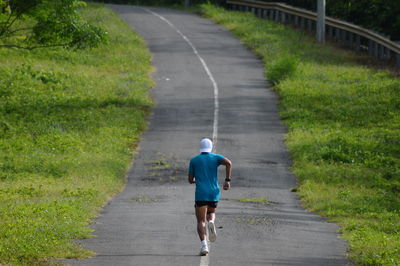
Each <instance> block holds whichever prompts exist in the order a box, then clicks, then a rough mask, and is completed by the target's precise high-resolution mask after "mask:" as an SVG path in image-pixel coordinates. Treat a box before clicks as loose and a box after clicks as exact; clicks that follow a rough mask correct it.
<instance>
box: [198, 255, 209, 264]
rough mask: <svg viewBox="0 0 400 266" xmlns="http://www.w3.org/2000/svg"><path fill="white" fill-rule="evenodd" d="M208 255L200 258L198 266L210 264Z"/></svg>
mask: <svg viewBox="0 0 400 266" xmlns="http://www.w3.org/2000/svg"><path fill="white" fill-rule="evenodd" d="M208 256H210V255H209V254H207V255H205V256H201V257H200V265H199V266H208V264H210V260H209V259H208Z"/></svg>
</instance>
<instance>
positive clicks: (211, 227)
mask: <svg viewBox="0 0 400 266" xmlns="http://www.w3.org/2000/svg"><path fill="white" fill-rule="evenodd" d="M208 239H209V240H210V242H215V240H216V239H217V230H216V229H215V224H214V222H208Z"/></svg>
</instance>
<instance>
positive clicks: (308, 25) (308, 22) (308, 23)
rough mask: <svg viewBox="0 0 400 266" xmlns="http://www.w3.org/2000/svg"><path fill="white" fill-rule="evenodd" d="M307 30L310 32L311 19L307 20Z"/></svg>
mask: <svg viewBox="0 0 400 266" xmlns="http://www.w3.org/2000/svg"><path fill="white" fill-rule="evenodd" d="M307 30H308V31H309V32H312V20H311V19H307Z"/></svg>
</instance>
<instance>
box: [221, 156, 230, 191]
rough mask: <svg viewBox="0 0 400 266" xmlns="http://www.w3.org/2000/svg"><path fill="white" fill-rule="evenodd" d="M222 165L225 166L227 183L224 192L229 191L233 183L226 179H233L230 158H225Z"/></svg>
mask: <svg viewBox="0 0 400 266" xmlns="http://www.w3.org/2000/svg"><path fill="white" fill-rule="evenodd" d="M221 164H223V165H225V182H224V186H223V188H224V190H228V189H229V188H230V187H231V182H230V181H226V179H228V180H230V179H232V162H231V161H230V160H229V159H228V158H224V159H222V160H221Z"/></svg>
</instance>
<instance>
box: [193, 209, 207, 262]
mask: <svg viewBox="0 0 400 266" xmlns="http://www.w3.org/2000/svg"><path fill="white" fill-rule="evenodd" d="M195 208H196V218H197V233H198V234H199V238H200V241H201V249H200V255H202V256H203V255H207V254H208V251H209V250H208V244H207V240H206V237H207V230H206V219H207V206H202V207H195Z"/></svg>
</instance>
